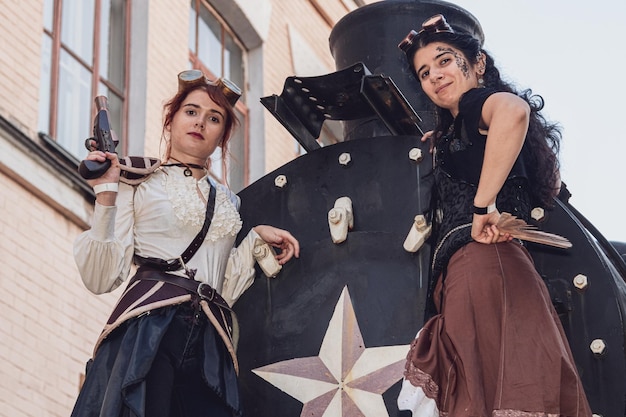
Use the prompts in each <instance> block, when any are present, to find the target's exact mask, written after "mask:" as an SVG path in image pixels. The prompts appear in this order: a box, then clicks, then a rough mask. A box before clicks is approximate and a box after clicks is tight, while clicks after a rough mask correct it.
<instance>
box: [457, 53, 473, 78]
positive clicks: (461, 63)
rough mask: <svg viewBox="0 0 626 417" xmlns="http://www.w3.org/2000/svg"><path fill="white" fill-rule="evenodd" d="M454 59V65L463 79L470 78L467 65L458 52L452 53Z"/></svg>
mask: <svg viewBox="0 0 626 417" xmlns="http://www.w3.org/2000/svg"><path fill="white" fill-rule="evenodd" d="M454 59H455V60H456V65H457V67H459V69H460V70H461V72H462V73H463V75H464V76H465V78H469V77H470V72H469V65H467V61H466V60H465V58H463V55H461V54H459V53H458V52H455V53H454Z"/></svg>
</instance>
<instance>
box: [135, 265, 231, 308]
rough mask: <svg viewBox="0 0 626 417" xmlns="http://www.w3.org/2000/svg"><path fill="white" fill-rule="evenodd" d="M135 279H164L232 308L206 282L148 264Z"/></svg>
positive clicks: (201, 296)
mask: <svg viewBox="0 0 626 417" xmlns="http://www.w3.org/2000/svg"><path fill="white" fill-rule="evenodd" d="M133 280H147V281H162V282H166V283H168V284H172V285H176V286H177V287H181V288H184V289H186V290H187V291H189V292H190V293H192V294H196V295H198V296H199V297H200V298H201V299H203V300H207V301H209V302H213V303H216V304H218V305H219V306H220V307H224V308H226V309H228V310H230V306H229V305H228V303H227V302H226V301H225V300H224V299H223V298H222V296H221V295H220V294H219V293H218V292H217V290H216V289H215V288H213V287H211V286H210V285H209V284H207V283H206V282H200V281H196V280H193V279H189V278H185V277H181V276H178V275H173V274H168V273H166V272H163V271H161V270H158V269H152V268H149V267H146V266H143V267H140V268H139V269H138V270H137V273H136V274H135V276H134V277H133Z"/></svg>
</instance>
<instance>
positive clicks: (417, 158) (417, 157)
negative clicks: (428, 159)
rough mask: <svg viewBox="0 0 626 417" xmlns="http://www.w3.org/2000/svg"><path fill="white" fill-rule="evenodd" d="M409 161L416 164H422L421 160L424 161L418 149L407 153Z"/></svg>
mask: <svg viewBox="0 0 626 417" xmlns="http://www.w3.org/2000/svg"><path fill="white" fill-rule="evenodd" d="M409 159H410V160H412V161H415V162H417V163H418V164H419V163H420V162H422V159H424V156H423V155H422V150H421V149H420V148H412V149H411V150H410V151H409Z"/></svg>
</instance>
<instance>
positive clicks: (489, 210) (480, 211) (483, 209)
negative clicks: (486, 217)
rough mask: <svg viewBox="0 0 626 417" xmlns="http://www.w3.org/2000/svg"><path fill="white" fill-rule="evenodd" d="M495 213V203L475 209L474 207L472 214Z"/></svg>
mask: <svg viewBox="0 0 626 417" xmlns="http://www.w3.org/2000/svg"><path fill="white" fill-rule="evenodd" d="M494 211H496V203H493V204H489V205H488V206H487V207H476V206H474V214H481V215H483V214H489V213H493V212H494Z"/></svg>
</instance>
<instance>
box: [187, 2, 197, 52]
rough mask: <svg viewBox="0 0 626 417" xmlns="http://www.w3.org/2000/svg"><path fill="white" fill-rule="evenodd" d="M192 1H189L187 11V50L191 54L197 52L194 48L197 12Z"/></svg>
mask: <svg viewBox="0 0 626 417" xmlns="http://www.w3.org/2000/svg"><path fill="white" fill-rule="evenodd" d="M193 5H194V1H193V0H192V1H191V10H190V11H189V50H190V51H191V53H192V54H197V53H198V51H197V50H196V18H197V16H198V14H197V13H196V9H195V8H194V6H193Z"/></svg>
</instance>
